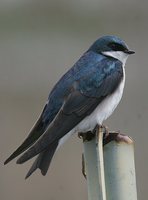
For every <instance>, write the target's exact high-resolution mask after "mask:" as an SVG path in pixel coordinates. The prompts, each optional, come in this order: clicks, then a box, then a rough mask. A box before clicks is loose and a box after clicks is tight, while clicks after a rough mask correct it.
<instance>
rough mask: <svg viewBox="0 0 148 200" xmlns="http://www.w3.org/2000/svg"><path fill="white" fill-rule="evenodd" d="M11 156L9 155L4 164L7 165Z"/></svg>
mask: <svg viewBox="0 0 148 200" xmlns="http://www.w3.org/2000/svg"><path fill="white" fill-rule="evenodd" d="M12 159H13V158H11V157H9V158H7V159H6V160H5V162H4V165H7V164H8V163H9V162H10V161H11V160H12Z"/></svg>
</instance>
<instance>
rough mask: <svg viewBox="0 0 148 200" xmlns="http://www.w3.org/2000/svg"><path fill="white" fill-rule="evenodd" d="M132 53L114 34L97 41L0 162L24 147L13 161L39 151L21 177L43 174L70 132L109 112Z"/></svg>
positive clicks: (119, 93) (90, 127)
mask: <svg viewBox="0 0 148 200" xmlns="http://www.w3.org/2000/svg"><path fill="white" fill-rule="evenodd" d="M133 53H134V51H131V50H129V48H128V46H127V45H126V44H125V42H124V41H123V40H121V39H120V38H118V37H116V36H103V37H101V38H99V39H98V40H96V41H95V42H94V43H93V44H92V46H91V47H90V48H89V49H88V50H87V51H86V52H85V53H84V54H83V55H82V57H81V58H80V59H79V60H78V61H77V62H76V63H75V64H74V65H73V67H72V68H71V69H70V70H69V71H68V72H67V73H66V74H64V75H63V76H62V78H61V79H60V80H59V81H58V82H57V83H56V85H55V86H54V87H53V89H52V91H51V92H50V94H49V97H48V101H47V103H46V105H45V107H44V109H43V111H42V113H41V115H40V117H39V119H38V120H37V122H36V124H35V125H34V126H33V128H32V129H31V131H30V133H29V135H28V137H27V138H26V140H25V141H24V142H23V143H22V144H21V145H20V146H19V147H18V148H17V150H16V151H14V153H13V154H12V155H11V156H10V157H9V158H8V159H7V160H6V161H5V163H4V164H7V163H8V162H10V161H11V160H12V159H14V158H15V157H17V156H18V155H20V154H21V153H22V152H24V151H26V152H25V153H24V154H23V155H22V156H21V157H20V158H19V159H18V160H17V163H18V164H22V163H24V162H26V161H27V160H29V159H31V158H32V157H34V156H36V155H38V157H37V158H36V160H35V162H34V163H33V165H32V167H31V169H30V170H29V172H28V174H27V176H26V178H27V177H29V176H30V175H31V174H32V173H33V172H34V171H35V170H36V169H37V168H39V169H40V170H41V173H42V174H43V175H45V174H46V173H47V170H48V168H49V165H50V162H51V159H52V157H53V155H54V153H55V152H56V150H57V149H58V148H59V147H60V146H61V145H62V144H63V143H64V142H65V140H67V138H69V136H71V135H72V134H74V133H76V132H87V131H92V130H93V129H94V128H95V126H96V125H97V124H98V125H102V123H103V121H104V120H106V119H107V118H108V117H109V116H110V115H111V114H112V113H113V111H114V109H115V108H116V107H117V105H118V103H119V102H120V100H121V97H122V94H123V89H124V83H125V69H124V66H125V62H126V60H127V58H128V56H129V55H130V54H133Z"/></svg>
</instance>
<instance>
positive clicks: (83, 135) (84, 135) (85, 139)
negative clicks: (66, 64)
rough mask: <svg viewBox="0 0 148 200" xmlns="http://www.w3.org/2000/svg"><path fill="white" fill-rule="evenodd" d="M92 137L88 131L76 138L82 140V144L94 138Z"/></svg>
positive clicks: (91, 133)
mask: <svg viewBox="0 0 148 200" xmlns="http://www.w3.org/2000/svg"><path fill="white" fill-rule="evenodd" d="M94 136H95V135H94V134H93V132H91V131H88V132H86V133H83V132H80V133H78V137H79V138H80V139H83V142H84V141H90V140H92V139H93V138H94Z"/></svg>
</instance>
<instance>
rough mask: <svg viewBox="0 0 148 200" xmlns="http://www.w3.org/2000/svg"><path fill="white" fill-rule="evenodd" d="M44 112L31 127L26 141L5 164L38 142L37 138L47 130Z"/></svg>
mask: <svg viewBox="0 0 148 200" xmlns="http://www.w3.org/2000/svg"><path fill="white" fill-rule="evenodd" d="M46 106H47V105H45V107H44V109H43V111H42V114H43V113H44V111H45V110H46ZM42 114H41V115H40V117H39V118H38V120H37V122H36V123H35V125H34V126H33V128H32V129H31V131H30V133H29V134H28V137H27V138H26V139H25V141H24V142H23V143H22V144H21V145H20V146H19V147H18V148H17V149H16V151H14V152H13V154H11V155H10V157H9V158H8V159H7V160H6V161H5V162H4V164H7V163H8V162H10V161H11V160H12V159H14V158H15V157H17V156H18V155H20V154H21V153H22V152H24V151H25V150H26V149H28V148H29V147H30V146H31V145H32V144H34V143H35V142H36V140H37V139H38V138H39V137H40V136H41V135H42V134H43V133H44V131H45V124H44V123H43V121H42Z"/></svg>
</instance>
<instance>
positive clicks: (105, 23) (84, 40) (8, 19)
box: [0, 0, 148, 200]
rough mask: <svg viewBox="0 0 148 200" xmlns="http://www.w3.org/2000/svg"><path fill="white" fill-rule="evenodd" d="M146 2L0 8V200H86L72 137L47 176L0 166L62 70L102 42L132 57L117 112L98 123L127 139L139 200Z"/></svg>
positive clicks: (1, 4) (94, 0)
mask: <svg viewBox="0 0 148 200" xmlns="http://www.w3.org/2000/svg"><path fill="white" fill-rule="evenodd" d="M147 20H148V2H146V1H145V2H144V0H143V1H140V2H138V1H136V0H131V1H129V0H124V1H122V0H118V1H117V0H110V1H103V0H99V1H98V0H91V1H89V0H81V1H78V0H75V1H69V0H48V1H47V0H42V1H40V0H1V1H0V110H1V112H0V130H1V140H0V160H1V162H0V163H1V165H0V198H1V200H18V199H21V200H26V199H30V200H34V199H35V200H40V199H43V200H49V199H50V200H57V199H64V200H66V199H71V200H76V199H81V200H85V199H87V188H86V180H85V179H84V177H83V176H82V173H81V154H82V151H83V145H82V141H81V140H80V139H78V137H77V136H73V137H72V138H71V139H70V140H69V141H68V142H67V143H66V144H65V145H64V146H63V147H61V149H60V151H58V152H57V153H56V156H55V157H54V159H53V161H52V164H51V167H50V169H49V171H48V174H47V175H46V176H45V177H43V176H41V174H40V172H39V171H37V172H36V173H34V174H33V175H32V176H31V177H30V178H29V179H28V180H24V177H25V175H26V173H27V171H28V170H29V167H30V165H31V164H32V162H33V160H31V161H28V162H27V163H25V164H24V165H21V166H20V165H16V164H15V161H13V162H11V163H10V164H8V165H7V166H3V161H4V160H5V159H6V158H7V157H8V156H9V155H10V153H11V152H12V151H14V150H15V149H16V147H18V145H19V144H20V143H21V142H22V141H23V140H24V138H25V137H26V135H27V133H28V131H29V129H30V128H31V127H32V125H33V124H34V122H35V121H36V119H37V117H38V115H39V114H40V112H41V110H42V107H43V105H44V103H45V101H46V99H47V96H48V93H49V91H50V90H51V88H52V87H53V85H54V84H55V83H56V81H57V80H58V79H59V77H61V75H62V74H63V73H65V71H66V70H68V69H69V68H70V67H71V66H72V65H73V64H74V63H75V62H76V61H77V60H78V58H79V57H80V56H81V55H82V54H83V52H84V51H86V50H87V48H88V47H89V46H90V45H91V44H92V42H94V40H96V39H97V38H98V37H100V36H102V35H108V34H113V35H117V36H119V37H121V38H122V39H124V40H125V41H126V42H127V44H128V45H129V46H130V48H131V49H132V50H135V51H136V54H135V55H134V56H131V57H130V58H129V59H128V61H127V64H126V85H125V90H124V96H123V98H122V101H121V103H120V105H119V106H118V109H116V111H115V113H114V114H113V115H112V117H111V118H109V119H108V120H107V121H106V125H108V126H109V128H110V129H111V130H121V132H122V133H126V134H128V135H130V136H132V137H133V138H134V141H135V159H136V172H137V187H138V198H139V199H140V200H145V199H146V196H147V179H148V172H147V169H148V159H147V156H148V153H147V140H148V134H147V123H148V122H147V120H148V106H147V102H148V86H147V84H148V79H147V76H148V66H147V48H148V40H147V35H148V26H147Z"/></svg>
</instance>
